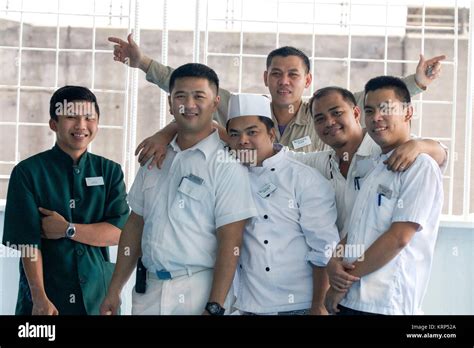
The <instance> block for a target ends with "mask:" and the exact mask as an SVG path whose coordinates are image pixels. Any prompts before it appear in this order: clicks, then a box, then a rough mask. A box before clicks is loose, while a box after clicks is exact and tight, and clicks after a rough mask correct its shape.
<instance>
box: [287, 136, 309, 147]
mask: <svg viewBox="0 0 474 348" xmlns="http://www.w3.org/2000/svg"><path fill="white" fill-rule="evenodd" d="M291 143H292V144H293V148H294V149H295V150H296V149H299V148H300V147H303V146H307V145H311V138H310V137H309V135H307V136H305V137H302V138H299V139H295V140H293V141H292V142H291Z"/></svg>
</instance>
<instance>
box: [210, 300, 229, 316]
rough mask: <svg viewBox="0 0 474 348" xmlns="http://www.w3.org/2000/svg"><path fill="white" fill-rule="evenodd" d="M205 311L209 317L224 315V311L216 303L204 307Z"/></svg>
mask: <svg viewBox="0 0 474 348" xmlns="http://www.w3.org/2000/svg"><path fill="white" fill-rule="evenodd" d="M206 310H207V311H208V312H209V314H211V315H222V314H224V311H225V309H224V308H222V307H221V306H220V305H219V304H218V303H215V302H210V303H208V304H207V306H206Z"/></svg>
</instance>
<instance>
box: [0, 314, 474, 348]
mask: <svg viewBox="0 0 474 348" xmlns="http://www.w3.org/2000/svg"><path fill="white" fill-rule="evenodd" d="M149 343H152V344H153V345H155V344H158V345H160V344H166V346H170V345H175V344H176V345H178V344H180V345H182V344H185V345H195V344H200V343H201V344H206V345H212V344H218V345H220V346H225V345H228V344H239V345H247V344H258V345H266V344H272V345H275V344H278V345H285V346H292V347H293V346H295V345H297V344H305V345H307V344H311V345H315V344H316V345H321V344H324V345H338V344H344V345H354V344H355V345H361V344H363V345H378V346H387V345H395V346H407V345H415V346H430V347H432V346H438V345H443V346H447V347H455V346H459V347H471V348H472V347H474V316H411V317H407V316H396V317H395V316H374V317H372V316H363V317H362V316H346V317H340V316H328V317H315V316H305V317H303V316H294V317H288V316H287V317H282V316H279V317H277V316H272V317H262V316H225V317H211V316H140V317H139V316H116V317H68V316H62V317H14V316H3V317H0V347H1V348H4V347H12V346H18V345H20V346H22V345H35V346H36V345H38V344H40V346H41V347H47V346H48V345H58V344H59V345H66V346H67V345H85V344H87V345H88V346H89V345H91V344H92V345H108V344H131V345H133V346H134V347H136V346H140V345H142V344H143V345H144V344H149Z"/></svg>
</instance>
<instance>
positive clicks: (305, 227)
mask: <svg viewBox="0 0 474 348" xmlns="http://www.w3.org/2000/svg"><path fill="white" fill-rule="evenodd" d="M249 172H250V183H251V187H252V192H253V196H254V201H255V204H256V206H257V210H258V216H257V217H254V218H253V219H252V220H250V221H249V222H248V223H247V226H246V229H245V234H244V239H243V248H242V253H241V257H240V264H241V267H240V269H239V271H240V281H239V286H238V288H239V294H238V296H237V302H236V304H235V307H236V308H238V309H240V310H242V311H246V312H253V313H260V314H270V313H274V312H281V311H291V310H299V309H307V308H310V307H311V302H312V296H313V275H312V272H313V270H312V266H311V263H312V264H314V265H317V266H320V267H324V266H326V264H327V262H328V261H329V259H330V257H331V252H332V248H333V247H334V246H335V245H336V244H337V243H338V242H339V236H338V232H337V227H336V225H335V222H336V207H335V201H334V190H333V189H332V187H331V185H330V184H329V182H328V181H327V180H326V179H325V178H323V176H322V175H321V174H320V173H318V172H317V171H316V170H314V169H313V168H310V167H308V166H305V165H304V164H302V163H300V162H298V161H296V160H294V159H291V158H288V156H287V152H285V151H279V152H278V153H277V154H275V155H274V156H272V157H270V158H268V159H266V160H265V161H264V162H263V163H262V167H250V168H249ZM310 262H311V263H310Z"/></svg>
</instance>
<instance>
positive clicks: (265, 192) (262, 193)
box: [258, 183, 277, 198]
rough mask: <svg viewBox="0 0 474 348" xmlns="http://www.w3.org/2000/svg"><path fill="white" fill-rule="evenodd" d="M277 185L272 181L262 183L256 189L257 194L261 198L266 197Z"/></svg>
mask: <svg viewBox="0 0 474 348" xmlns="http://www.w3.org/2000/svg"><path fill="white" fill-rule="evenodd" d="M276 189H277V187H276V186H275V185H273V184H272V183H269V184H266V185H264V186H263V187H262V188H261V189H260V190H258V195H259V196H260V197H262V198H267V197H268V195H269V194H270V193H272V192H273V191H275V190H276Z"/></svg>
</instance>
